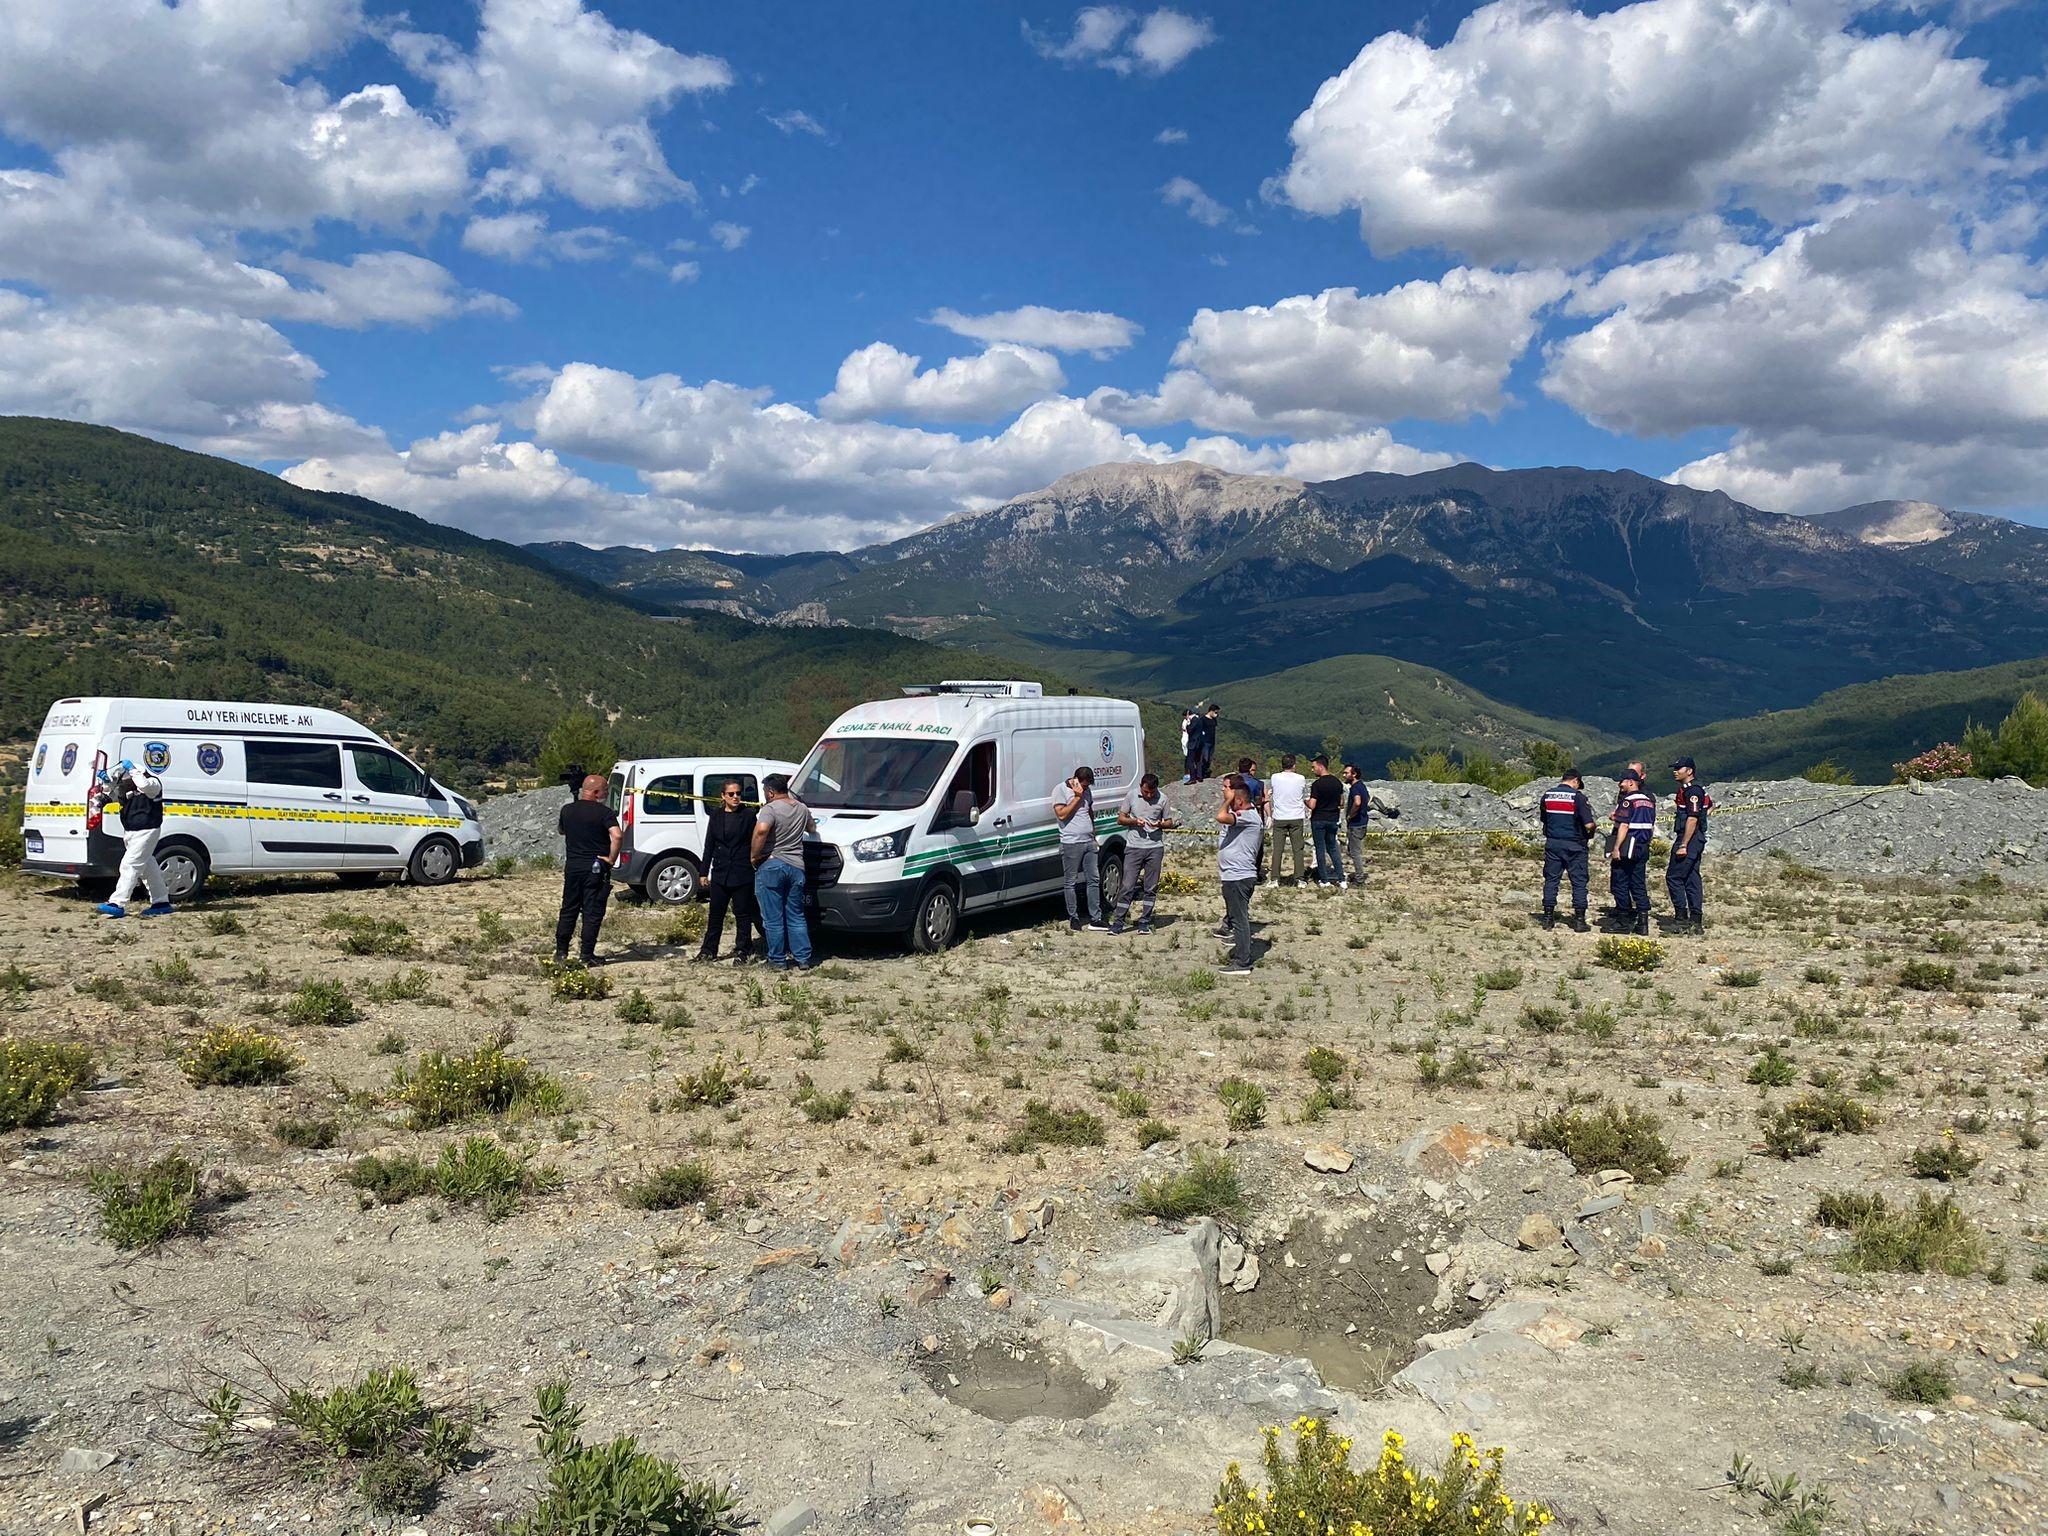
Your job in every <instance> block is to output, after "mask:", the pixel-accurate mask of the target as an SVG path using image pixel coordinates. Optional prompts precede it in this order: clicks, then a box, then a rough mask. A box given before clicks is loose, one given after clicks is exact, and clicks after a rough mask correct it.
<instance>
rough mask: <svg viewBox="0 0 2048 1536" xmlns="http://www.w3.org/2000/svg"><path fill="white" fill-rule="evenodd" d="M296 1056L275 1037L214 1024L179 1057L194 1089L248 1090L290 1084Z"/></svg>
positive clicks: (231, 1025)
mask: <svg viewBox="0 0 2048 1536" xmlns="http://www.w3.org/2000/svg"><path fill="white" fill-rule="evenodd" d="M298 1069H299V1053H298V1052H297V1051H295V1050H293V1049H292V1048H291V1047H290V1046H288V1045H286V1044H285V1043H284V1042H283V1041H282V1040H280V1039H278V1038H277V1036H275V1035H266V1034H264V1033H263V1031H261V1030H260V1029H252V1028H250V1027H248V1026H247V1025H242V1024H215V1025H213V1026H211V1027H210V1028H209V1029H208V1030H207V1031H206V1033H205V1034H203V1035H201V1036H200V1037H199V1038H198V1039H197V1040H194V1041H193V1042H192V1043H191V1045H189V1046H187V1047H186V1049H185V1054H184V1055H182V1056H180V1057H179V1058H178V1070H179V1071H181V1072H183V1073H184V1074H185V1080H186V1081H187V1082H189V1083H191V1084H192V1085H193V1087H195V1088H247V1087H255V1086H260V1085H262V1084H266V1083H285V1082H290V1081H291V1077H292V1074H293V1073H294V1072H296V1071H298Z"/></svg>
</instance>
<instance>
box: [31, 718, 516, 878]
mask: <svg viewBox="0 0 2048 1536" xmlns="http://www.w3.org/2000/svg"><path fill="white" fill-rule="evenodd" d="M123 758H126V759H127V760H129V761H130V762H133V763H135V764H136V765H138V766H139V767H143V768H147V769H148V770H149V771H150V772H151V773H154V774H156V775H157V776H158V777H159V778H161V779H162V780H163V781H164V827H163V834H162V836H161V837H160V839H159V840H158V842H157V845H156V857H157V862H158V863H159V864H160V865H162V866H163V871H164V878H165V881H166V883H167V884H168V885H169V886H170V892H171V899H172V900H173V901H183V900H186V899H188V898H190V897H191V896H193V895H195V894H196V893H197V892H198V891H199V889H200V887H201V886H203V885H204V884H205V883H206V877H207V876H208V875H210V874H219V875H250V874H276V873H280V872H286V871H299V870H304V871H319V870H326V871H330V872H332V873H335V874H339V875H340V876H342V878H343V879H345V880H358V881H361V882H363V883H365V884H367V883H368V882H370V881H373V880H375V879H377V878H378V876H380V875H383V874H390V873H401V872H402V873H404V874H405V875H407V876H408V877H409V878H411V879H412V880H413V881H414V882H415V883H416V884H420V885H441V884H443V883H445V882H447V881H450V880H453V879H454V878H455V876H456V874H457V873H458V872H460V871H461V870H463V869H465V868H469V867H472V866H474V865H477V864H481V863H482V862H483V858H484V836H483V829H482V828H481V827H479V826H478V825H477V819H476V807H475V806H473V805H471V804H470V803H469V802H468V801H467V800H465V799H463V798H462V796H460V795H458V794H454V793H452V792H451V791H449V790H447V789H445V788H443V787H442V786H441V785H440V784H437V783H436V782H435V781H434V780H433V779H432V778H431V777H429V776H428V775H427V774H426V773H425V772H424V771H423V770H422V769H421V768H420V767H419V766H418V765H417V764H415V763H414V762H413V761H412V759H410V758H408V757H407V756H406V755H405V754H404V753H403V752H400V751H399V750H398V749H397V748H396V747H394V746H392V745H391V743H390V742H388V741H386V740H385V739H384V738H383V737H381V736H379V735H378V734H377V733H376V732H375V731H372V730H369V729H367V728H366V727H364V726H361V725H358V724H357V723H356V722H355V721H353V720H351V719H349V717H348V716H347V715H343V714H337V713H336V712H335V711H333V710H331V709H309V708H304V707H301V706H299V705H293V704H228V703H215V702H210V701H201V700H192V699H109V698H93V699H59V700H58V701H57V702H56V703H55V704H53V705H51V706H50V712H49V714H48V715H47V716H45V717H44V720H43V729H42V734H41V735H40V736H38V737H37V738H36V748H35V752H34V754H33V755H32V756H31V757H30V759H29V770H28V794H27V796H26V799H25V803H24V804H23V806H22V818H21V828H22V836H23V837H24V839H25V840H26V841H27V844H28V857H27V859H26V861H25V862H26V864H27V867H28V868H30V869H33V870H39V871H41V872H42V873H44V874H49V875H63V876H67V877H69V878H72V879H76V880H80V881H110V880H112V879H113V877H114V876H115V874H116V873H117V872H118V870H119V868H120V864H121V832H120V826H119V824H118V822H113V823H109V824H107V825H102V821H103V817H102V813H101V794H100V791H99V789H98V788H97V787H96V776H97V775H98V774H99V772H100V771H101V770H103V769H111V768H112V767H113V766H114V765H115V764H116V763H118V762H120V761H121V760H122V759H123Z"/></svg>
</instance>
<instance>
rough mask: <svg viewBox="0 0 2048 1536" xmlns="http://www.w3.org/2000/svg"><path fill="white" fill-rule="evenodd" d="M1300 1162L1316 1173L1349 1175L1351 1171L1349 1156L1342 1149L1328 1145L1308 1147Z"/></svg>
mask: <svg viewBox="0 0 2048 1536" xmlns="http://www.w3.org/2000/svg"><path fill="white" fill-rule="evenodd" d="M1301 1160H1302V1161H1303V1162H1304V1163H1306V1164H1308V1166H1309V1167H1311V1168H1313V1169H1315V1171H1316V1172H1317V1173H1349V1172H1350V1171H1351V1154H1350V1153H1349V1152H1346V1151H1345V1150H1344V1149H1343V1148H1342V1147H1336V1146H1328V1145H1324V1146H1319V1147H1310V1148H1309V1149H1308V1150H1307V1151H1306V1152H1304V1153H1302V1154H1301Z"/></svg>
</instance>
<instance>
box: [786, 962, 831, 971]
mask: <svg viewBox="0 0 2048 1536" xmlns="http://www.w3.org/2000/svg"><path fill="white" fill-rule="evenodd" d="M824 963H825V962H824V961H822V960H792V961H791V962H790V965H789V968H790V969H791V970H792V971H815V970H816V969H817V968H818V967H819V966H821V965H823V964H824Z"/></svg>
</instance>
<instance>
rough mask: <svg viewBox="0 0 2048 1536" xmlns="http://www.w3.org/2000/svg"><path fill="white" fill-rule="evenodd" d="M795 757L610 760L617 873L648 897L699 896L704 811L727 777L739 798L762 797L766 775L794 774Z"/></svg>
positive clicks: (755, 801)
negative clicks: (734, 781) (736, 784)
mask: <svg viewBox="0 0 2048 1536" xmlns="http://www.w3.org/2000/svg"><path fill="white" fill-rule="evenodd" d="M795 772H796V764H795V763H784V762H779V761H776V760H774V759H772V758H765V757H639V758H633V759H630V760H628V761H625V762H621V763H615V764H613V766H612V773H611V783H610V786H609V788H608V790H607V792H606V795H605V799H606V800H607V801H608V802H609V803H610V805H611V808H612V809H613V810H614V811H616V812H618V816H619V831H620V837H619V858H618V862H617V863H616V864H614V865H613V866H612V878H613V879H614V880H617V881H620V882H622V883H623V884H626V885H629V886H632V887H633V888H634V889H636V890H638V891H639V892H641V894H643V895H644V896H646V897H647V899H648V900H650V901H666V902H674V903H677V904H681V903H683V902H687V901H694V900H696V898H697V894H698V890H699V888H700V887H701V886H702V885H703V883H704V813H705V812H706V811H707V810H709V809H710V808H711V807H712V806H714V805H716V804H718V795H719V791H720V790H722V789H724V787H725V785H726V783H727V781H729V780H732V779H738V780H739V781H740V801H741V803H742V804H744V805H754V806H758V805H759V804H760V803H761V781H762V780H763V779H765V778H766V777H768V775H769V774H771V773H787V774H794V773H795Z"/></svg>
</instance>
